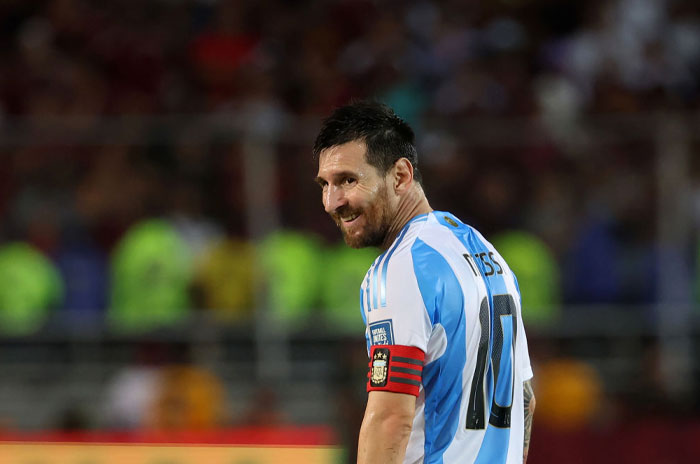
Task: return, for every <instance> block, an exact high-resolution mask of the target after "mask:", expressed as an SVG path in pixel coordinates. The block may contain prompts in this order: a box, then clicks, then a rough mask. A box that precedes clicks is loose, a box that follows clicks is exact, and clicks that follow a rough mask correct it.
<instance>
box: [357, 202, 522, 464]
mask: <svg viewBox="0 0 700 464" xmlns="http://www.w3.org/2000/svg"><path fill="white" fill-rule="evenodd" d="M360 304H361V306H362V313H363V317H364V320H365V324H366V325H367V330H366V337H367V347H368V352H369V349H370V347H372V346H375V345H402V346H411V347H416V348H419V349H420V350H422V351H423V352H424V353H425V361H424V367H423V373H422V381H421V386H420V390H419V395H418V398H417V401H416V415H415V418H414V420H413V431H412V432H411V437H410V439H409V443H408V447H407V450H406V459H405V461H404V462H405V463H430V464H432V463H445V464H448V463H460V464H466V463H489V464H498V463H508V464H510V463H522V460H523V437H524V424H523V421H524V413H523V382H524V381H525V380H527V379H529V378H531V377H532V369H531V367H530V358H529V355H528V349H527V339H526V337H525V330H524V328H523V322H522V315H521V303H520V292H519V289H518V284H517V280H516V278H515V276H514V275H513V273H512V272H511V270H510V268H509V267H508V265H507V264H506V262H505V260H504V259H503V258H502V257H501V255H500V254H498V252H497V251H496V250H495V249H494V248H493V246H492V245H491V244H490V243H489V242H487V241H486V240H485V239H484V237H483V236H482V235H481V234H480V233H479V232H478V231H476V230H475V229H474V228H472V227H470V226H468V225H466V224H464V223H462V222H461V221H460V220H459V219H457V218H456V217H455V216H453V215H452V214H450V213H446V212H441V211H433V212H431V213H428V214H424V215H421V216H417V217H415V218H413V219H412V220H411V221H410V222H409V223H408V224H406V226H405V227H404V228H403V229H402V230H401V232H400V233H399V235H398V236H397V238H396V240H395V241H394V243H393V244H392V245H391V247H389V248H388V249H387V250H386V252H385V253H383V254H382V255H381V256H379V257H378V258H377V259H376V260H375V262H374V264H373V265H372V267H371V268H370V270H369V271H368V272H367V275H366V277H365V279H364V281H363V283H362V287H361V290H360Z"/></svg>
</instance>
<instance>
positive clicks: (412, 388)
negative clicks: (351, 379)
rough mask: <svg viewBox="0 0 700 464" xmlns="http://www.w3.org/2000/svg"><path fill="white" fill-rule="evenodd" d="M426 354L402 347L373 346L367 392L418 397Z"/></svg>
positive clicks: (416, 349)
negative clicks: (404, 394)
mask: <svg viewBox="0 0 700 464" xmlns="http://www.w3.org/2000/svg"><path fill="white" fill-rule="evenodd" d="M424 360H425V353H423V351H422V350H421V349H420V348H416V347H414V346H403V345H374V346H372V349H371V350H370V357H369V372H368V373H367V391H368V392H370V391H390V392H395V393H407V394H409V395H413V396H418V392H419V391H420V385H421V378H422V373H423V361H424Z"/></svg>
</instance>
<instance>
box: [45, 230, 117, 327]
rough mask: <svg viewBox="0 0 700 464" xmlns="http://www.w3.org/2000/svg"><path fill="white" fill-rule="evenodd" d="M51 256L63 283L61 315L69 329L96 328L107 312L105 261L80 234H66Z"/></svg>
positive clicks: (99, 251)
mask: <svg viewBox="0 0 700 464" xmlns="http://www.w3.org/2000/svg"><path fill="white" fill-rule="evenodd" d="M66 234H67V235H68V237H66V238H64V239H63V240H62V242H61V246H60V248H59V249H58V250H57V251H56V253H55V255H54V261H55V262H56V266H57V267H58V269H59V270H60V272H61V276H62V278H63V281H64V283H65V298H64V300H63V307H62V311H63V313H64V314H66V315H67V321H66V322H67V323H68V324H69V325H70V326H71V327H77V326H82V327H87V328H92V329H94V328H96V327H99V324H101V323H102V322H103V318H104V311H105V309H106V308H107V291H108V289H107V287H108V275H107V274H108V271H107V269H108V268H107V266H108V263H107V257H106V256H105V254H104V253H103V251H102V250H101V249H100V248H99V247H97V246H96V245H95V244H94V243H93V241H92V239H91V238H90V237H89V236H88V235H87V234H86V232H85V231H83V230H78V229H76V230H72V231H67V232H66Z"/></svg>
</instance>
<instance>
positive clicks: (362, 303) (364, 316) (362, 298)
mask: <svg viewBox="0 0 700 464" xmlns="http://www.w3.org/2000/svg"><path fill="white" fill-rule="evenodd" d="M360 312H361V313H362V321H363V322H364V323H365V327H366V326H367V314H365V291H364V289H363V288H362V285H360Z"/></svg>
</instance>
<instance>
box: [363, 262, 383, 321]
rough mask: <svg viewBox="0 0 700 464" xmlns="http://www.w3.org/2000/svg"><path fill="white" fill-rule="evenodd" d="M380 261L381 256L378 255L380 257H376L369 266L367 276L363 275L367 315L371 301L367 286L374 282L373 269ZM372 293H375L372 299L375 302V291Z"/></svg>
mask: <svg viewBox="0 0 700 464" xmlns="http://www.w3.org/2000/svg"><path fill="white" fill-rule="evenodd" d="M380 259H381V255H380V256H377V258H376V259H375V260H374V262H373V263H372V265H371V266H370V268H369V271H367V274H366V275H365V302H366V305H367V312H368V313H369V312H370V311H372V301H371V299H370V297H369V296H370V295H369V286H370V283H371V282H374V273H375V269H376V267H377V263H378V262H379V260H380ZM374 293H375V295H374V298H375V300H376V297H377V296H376V289H375V290H374ZM375 309H376V308H375Z"/></svg>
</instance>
